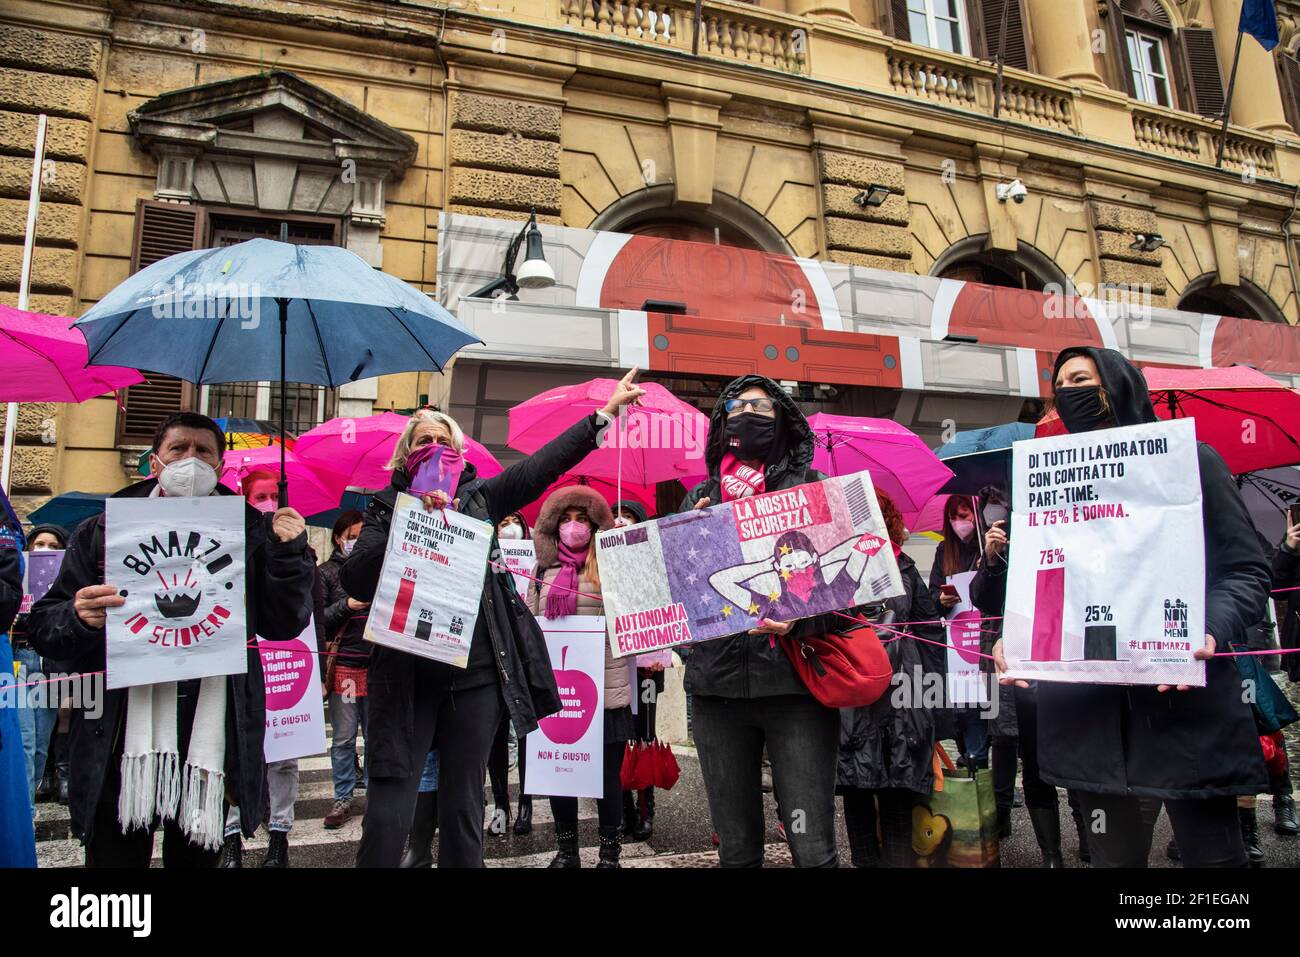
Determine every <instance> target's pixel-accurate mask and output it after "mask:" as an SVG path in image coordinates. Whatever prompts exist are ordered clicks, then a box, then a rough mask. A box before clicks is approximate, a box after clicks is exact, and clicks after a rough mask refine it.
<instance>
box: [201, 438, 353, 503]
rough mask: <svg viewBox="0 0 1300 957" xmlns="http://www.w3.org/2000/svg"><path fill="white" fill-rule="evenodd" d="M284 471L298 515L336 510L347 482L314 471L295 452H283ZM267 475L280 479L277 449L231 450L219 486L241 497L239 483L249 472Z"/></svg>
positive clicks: (330, 473)
mask: <svg viewBox="0 0 1300 957" xmlns="http://www.w3.org/2000/svg"><path fill="white" fill-rule="evenodd" d="M284 469H285V474H286V475H287V476H288V478H289V481H290V482H291V483H292V484H293V502H292V504H293V507H294V508H295V509H296V510H297V511H298V513H299V514H301V515H315V514H316V513H317V512H327V511H329V510H330V509H332V508H338V507H339V500H340V499H341V498H343V492H344V491H345V490H346V489H347V480H346V479H345V478H344V477H343V476H341V475H336V474H334V473H333V472H327V471H324V470H323V469H317V468H313V467H312V465H311V464H310V463H308V462H305V461H303V459H302V456H300V455H298V454H297V453H296V452H290V451H287V450H286V451H285V454H284ZM259 471H260V472H266V473H267V474H268V475H269V476H271V477H272V478H274V479H276V480H277V481H278V480H279V477H280V447H279V446H278V445H268V446H265V447H263V448H260V449H234V450H232V451H230V452H227V453H226V454H225V459H224V460H223V461H222V469H221V484H222V485H224V486H226V487H227V488H229V489H232V490H233V491H236V492H239V493H240V494H243V492H244V489H243V488H242V483H243V480H244V479H245V478H247V477H248V475H249V474H250V473H252V472H259Z"/></svg>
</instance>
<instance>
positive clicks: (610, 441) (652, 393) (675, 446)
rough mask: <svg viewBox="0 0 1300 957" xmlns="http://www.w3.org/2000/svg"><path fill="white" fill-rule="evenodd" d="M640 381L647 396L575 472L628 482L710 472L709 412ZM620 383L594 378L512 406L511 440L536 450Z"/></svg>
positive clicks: (515, 445) (514, 445) (598, 404)
mask: <svg viewBox="0 0 1300 957" xmlns="http://www.w3.org/2000/svg"><path fill="white" fill-rule="evenodd" d="M638 384H639V385H640V386H641V388H642V389H644V390H645V395H643V396H642V397H641V399H640V401H639V402H638V404H637V405H635V406H628V407H627V408H626V412H625V414H624V415H622V416H620V421H619V424H618V426H617V427H616V428H610V429H606V430H605V431H604V433H603V434H602V437H601V444H600V446H599V447H598V448H597V449H596V450H595V451H594V452H592V453H591V454H589V455H588V456H587V457H586V458H585V459H583V460H582V462H581V463H579V464H578V466H577V468H575V469H573V473H574V474H575V475H583V476H586V477H588V478H592V479H608V480H609V481H611V482H617V481H618V480H619V479H620V476H621V480H622V481H623V482H624V483H631V484H633V485H643V486H647V485H654V484H655V483H656V482H669V481H672V480H674V479H682V478H685V477H687V476H689V475H698V474H700V473H701V472H703V471H705V467H704V446H705V443H706V441H707V440H708V435H709V417H708V416H706V415H705V414H704V413H703V412H701V411H699V410H698V409H696V408H695V406H693V405H690V404H688V403H686V402H683V401H682V400H681V399H679V398H677V397H676V396H674V395H673V394H672V393H671V392H669V391H668V390H667V389H665V388H664V387H663V386H661V385H659V384H658V383H655V382H642V383H638ZM617 385H618V380H616V379H592V380H590V381H588V382H581V383H578V384H577V385H564V386H559V387H558V388H554V389H548V390H547V391H546V392H542V393H540V394H539V395H535V396H533V397H532V398H531V399H527V400H525V401H524V402H521V403H519V405H517V406H515V407H514V408H513V409H511V410H510V436H509V438H508V439H507V441H506V444H507V445H509V446H510V447H511V448H512V449H517V450H519V451H520V452H526V453H529V454H532V453H533V452H536V451H537V450H538V449H540V448H541V447H542V446H543V445H545V444H546V443H547V442H549V441H551V439H553V438H555V437H556V436H557V435H559V434H560V433H561V432H563V431H564V430H565V429H567V428H569V427H570V426H571V425H573V423H575V422H577V421H578V420H579V419H580V418H582V417H583V416H584V415H590V414H591V413H592V412H595V411H596V410H597V409H600V408H603V407H604V405H605V403H606V402H608V401H609V397H610V395H611V394H613V391H614V387H615V386H617ZM620 446H621V447H622V448H621V456H620Z"/></svg>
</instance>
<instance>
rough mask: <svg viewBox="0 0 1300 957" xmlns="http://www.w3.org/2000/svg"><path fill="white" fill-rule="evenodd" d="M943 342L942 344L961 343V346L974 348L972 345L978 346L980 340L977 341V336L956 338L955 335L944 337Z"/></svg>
mask: <svg viewBox="0 0 1300 957" xmlns="http://www.w3.org/2000/svg"><path fill="white" fill-rule="evenodd" d="M943 341H944V342H958V343H961V344H963V345H967V346H974V345H978V344H979V341H980V340H979V337H978V336H957V335H949V336H944V337H943Z"/></svg>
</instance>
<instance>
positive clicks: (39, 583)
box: [18, 548, 65, 615]
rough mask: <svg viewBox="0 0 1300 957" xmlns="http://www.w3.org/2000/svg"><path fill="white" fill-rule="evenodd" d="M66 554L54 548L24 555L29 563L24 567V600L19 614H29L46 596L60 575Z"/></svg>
mask: <svg viewBox="0 0 1300 957" xmlns="http://www.w3.org/2000/svg"><path fill="white" fill-rule="evenodd" d="M64 554H65V552H64V551H63V550H62V549H53V548H52V549H46V550H45V551H40V552H28V553H27V555H25V556H24V557H25V558H26V560H27V565H26V567H25V568H24V569H23V600H22V604H21V605H20V606H19V608H18V614H20V615H26V614H28V613H29V612H30V611H31V610H32V605H34V604H36V603H37V602H38V601H40V600H41V599H42V598H44V597H45V593H46V592H47V591H49V590H50V586H51V585H53V584H54V579H56V578H58V577H59V569H60V568H62V567H63V556H64Z"/></svg>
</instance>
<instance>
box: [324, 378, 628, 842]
mask: <svg viewBox="0 0 1300 957" xmlns="http://www.w3.org/2000/svg"><path fill="white" fill-rule="evenodd" d="M636 371H637V370H636V369H633V370H632V371H631V372H629V373H628V374H627V375H626V376H624V377H623V380H622V381H621V382H619V383H618V385H617V387H616V388H615V389H614V392H613V394H612V395H611V396H610V399H609V401H608V402H607V403H606V404H605V407H604V409H602V410H601V411H599V412H594V413H592V414H591V415H587V416H583V417H582V418H581V419H579V420H578V421H577V422H576V423H574V425H573V426H571V427H570V428H569V429H568V430H567V431H565V432H562V433H561V434H560V435H558V436H556V437H555V438H554V439H552V440H551V441H550V442H548V443H547V444H546V445H544V446H542V447H541V448H540V449H538V450H537V451H536V452H534V453H533V454H532V455H530V456H529V457H528V458H526V459H524V460H523V461H522V462H518V463H516V464H514V465H512V466H510V468H508V469H506V470H505V471H504V472H502V473H501V474H500V475H494V476H492V478H490V479H480V478H479V477H478V475H477V472H476V471H475V469H474V466H473V465H472V464H470V463H468V462H466V463H464V465H463V470H462V471H461V472H460V476H459V480H458V484H456V486H455V489H456V491H455V495H454V496H453V497H452V498H451V499H448V497H447V496H446V495H445V494H443V493H441V492H436V491H435V492H432V493H430V494H427V495H423V496H422V501H423V504H424V507H425V509H426V510H429V511H433V510H435V509H439V508H445V507H449V508H455V509H457V510H459V511H460V512H462V513H463V514H466V515H469V516H471V517H473V518H476V519H480V520H482V521H486V522H490V523H491V524H492V525H493V526H494V527H495V526H496V524H497V523H498V522H500V521H501V520H502V519H503V518H505V517H506V516H507V515H509V514H511V513H512V512H517V511H518V510H519V509H521V508H523V507H524V506H525V505H527V504H528V503H530V502H532V501H534V500H536V499H537V498H538V497H539V496H540V495H541V494H542V493H543V492H544V491H546V488H547V486H549V485H550V484H551V483H553V482H554V481H555V480H556V479H558V478H559V477H560V476H561V475H563V474H564V473H565V472H567V471H569V470H570V469H572V468H573V467H575V466H576V465H577V464H578V463H579V462H581V461H582V460H583V459H584V458H585V457H586V456H587V454H588V453H590V452H591V451H592V450H594V449H595V448H596V445H597V441H598V437H599V433H600V430H601V429H602V428H604V427H605V426H606V425H610V424H612V423H613V421H614V416H616V415H617V414H618V410H619V409H620V408H621V407H622V406H624V405H627V404H628V403H630V402H634V401H635V400H636V399H638V398H639V397H640V396H642V395H644V392H643V391H642V390H641V389H640V388H639V387H637V386H636V385H633V383H632V379H633V377H634V376H635V375H636ZM434 444H437V445H441V446H444V448H445V449H450V450H451V453H452V454H453V455H456V454H458V453H460V452H461V451H462V450H463V448H464V444H465V439H464V435H463V434H462V432H461V430H460V426H459V425H457V424H456V421H455V420H454V419H452V418H451V417H450V416H447V415H444V414H443V413H441V412H434V411H432V410H429V409H421V410H420V411H418V412H416V413H415V415H413V416H412V417H411V420H410V421H409V422H408V423H407V425H406V428H405V429H404V430H403V432H402V435H401V438H399V439H398V442H397V446H396V448H395V449H394V452H393V459H392V462H391V463H390V464H391V465H392V466H393V481H392V483H391V484H389V486H388V488H386V489H384V490H382V491H381V492H379V493H377V494H376V495H375V497H374V498H372V499H371V500H370V504H369V505H368V506H366V517H365V521H364V523H363V524H362V526H361V536H360V537H359V538H358V539H357V544H356V545H355V546H354V547H353V549H352V554H351V555H349V556H348V560H347V561H346V562H345V563H344V564H343V569H342V571H341V572H340V574H339V581H340V582H341V583H342V584H343V588H344V589H345V590H346V591H347V593H348V594H349V595H351V596H352V597H353V598H355V599H357V600H358V601H371V600H372V599H373V598H374V597H375V591H376V589H377V588H378V586H379V575H380V572H381V571H382V569H383V564H384V554H385V552H386V551H387V548H388V533H389V529H390V526H391V525H392V521H393V511H394V509H395V508H396V507H397V496H398V494H399V493H401V492H405V491H406V490H407V489H408V488H410V485H411V474H412V473H411V469H412V468H414V467H415V466H416V465H417V464H418V463H419V462H421V461H422V460H423V459H424V458H427V451H428V447H429V446H430V445H434ZM447 455H448V453H446V452H444V453H443V458H442V460H441V464H443V465H446V464H447V461H448V458H447ZM499 557H500V556H499V554H498V555H497V558H496V559H494V561H499ZM366 690H367V694H368V695H369V698H370V702H369V704H368V706H367V707H368V708H369V712H370V714H369V717H368V727H367V729H366V730H367V731H368V732H369V734H368V738H367V744H366V748H367V754H366V760H367V763H368V765H369V772H370V790H369V793H368V794H367V806H366V816H365V818H364V820H363V821H362V826H361V845H360V847H359V848H358V849H357V866H358V867H397V866H398V863H399V862H400V860H401V857H402V845H403V843H404V842H405V840H406V836H407V833H408V831H409V829H410V827H411V821H412V817H413V815H414V813H415V801H416V792H417V789H418V788H419V784H420V771H421V769H422V768H423V767H424V764H425V759H426V758H427V756H428V754H429V750H430V748H432V747H437V748H438V832H439V834H440V837H439V839H438V866H439V867H482V866H483V780H484V777H485V776H486V774H487V760H488V753H489V751H491V749H492V739H493V736H494V735H495V734H496V730H497V727H498V726H499V725H500V722H501V714H502V709H503V708H504V710H505V711H506V712H508V713H509V715H510V718H511V720H512V721H513V722H514V725H515V732H516V733H517V734H518V736H519V738H520V740H521V741H522V740H523V737H524V735H526V734H528V733H529V732H531V731H533V730H534V729H536V727H537V721H538V719H539V718H544V717H546V716H547V715H549V714H554V713H555V712H556V711H559V710H560V698H559V694H558V692H557V690H556V685H555V674H554V673H553V672H552V671H551V661H550V656H549V655H548V654H547V652H546V644H545V640H544V639H543V637H542V634H541V631H540V629H539V628H538V626H537V622H536V621H534V619H533V616H532V615H531V614H530V613H529V611H528V609H527V608H526V607H525V606H524V603H523V601H522V600H521V599H520V598H519V596H518V595H517V594H516V593H515V590H514V586H513V584H512V583H511V579H510V571H509V570H508V569H507V568H506V567H505V565H504V564H498V565H497V566H495V567H494V566H492V565H489V566H488V567H487V568H486V569H485V574H484V576H483V591H482V594H481V595H480V597H479V607H478V617H477V619H476V621H475V625H474V634H473V637H472V639H471V643H470V652H469V661H468V663H467V665H466V667H464V668H454V667H452V666H451V665H449V664H444V663H443V662H440V661H432V660H430V659H427V658H421V657H419V656H417V655H413V654H409V653H407V652H404V651H398V650H397V649H395V648H388V647H385V646H383V645H376V646H375V647H374V649H372V651H371V653H370V662H369V668H368V681H367V689H366Z"/></svg>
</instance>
